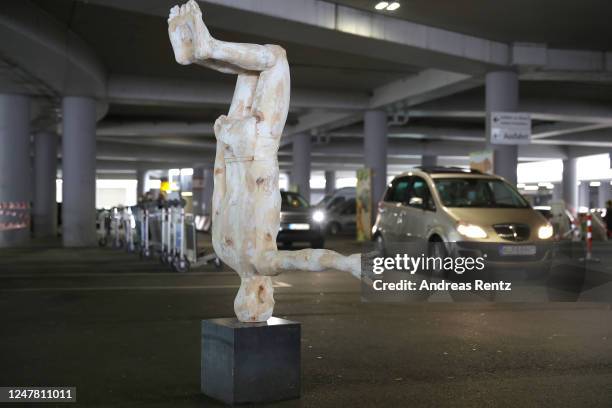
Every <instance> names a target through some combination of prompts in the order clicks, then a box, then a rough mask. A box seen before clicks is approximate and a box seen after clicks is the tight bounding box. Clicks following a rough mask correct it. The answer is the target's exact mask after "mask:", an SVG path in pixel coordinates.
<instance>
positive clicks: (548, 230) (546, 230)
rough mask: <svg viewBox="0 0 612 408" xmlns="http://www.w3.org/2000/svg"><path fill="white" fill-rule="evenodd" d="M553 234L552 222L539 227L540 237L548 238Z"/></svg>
mask: <svg viewBox="0 0 612 408" xmlns="http://www.w3.org/2000/svg"><path fill="white" fill-rule="evenodd" d="M552 236H553V226H552V225H550V224H546V225H542V226H541V227H540V228H539V229H538V238H540V239H548V238H550V237H552Z"/></svg>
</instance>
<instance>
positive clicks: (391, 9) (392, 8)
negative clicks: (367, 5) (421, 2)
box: [387, 1, 400, 11]
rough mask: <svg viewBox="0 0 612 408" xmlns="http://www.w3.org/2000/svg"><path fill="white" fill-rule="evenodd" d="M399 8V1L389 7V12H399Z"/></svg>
mask: <svg viewBox="0 0 612 408" xmlns="http://www.w3.org/2000/svg"><path fill="white" fill-rule="evenodd" d="M399 6H400V4H399V3H398V2H397V1H394V2H393V3H391V4H389V7H387V10H389V11H393V10H397V9H398V8H399Z"/></svg>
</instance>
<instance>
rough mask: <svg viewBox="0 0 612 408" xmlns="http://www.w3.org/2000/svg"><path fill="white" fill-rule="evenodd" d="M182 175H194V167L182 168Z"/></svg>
mask: <svg viewBox="0 0 612 408" xmlns="http://www.w3.org/2000/svg"><path fill="white" fill-rule="evenodd" d="M181 176H193V169H192V168H189V167H187V168H184V169H181Z"/></svg>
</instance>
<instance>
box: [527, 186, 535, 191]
mask: <svg viewBox="0 0 612 408" xmlns="http://www.w3.org/2000/svg"><path fill="white" fill-rule="evenodd" d="M525 191H538V186H525Z"/></svg>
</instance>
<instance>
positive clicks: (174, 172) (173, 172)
mask: <svg viewBox="0 0 612 408" xmlns="http://www.w3.org/2000/svg"><path fill="white" fill-rule="evenodd" d="M179 174H181V169H170V170H168V177H174V176H178V175H179Z"/></svg>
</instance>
